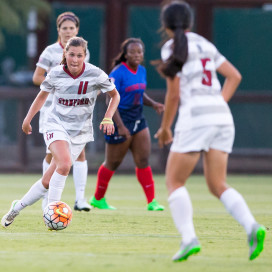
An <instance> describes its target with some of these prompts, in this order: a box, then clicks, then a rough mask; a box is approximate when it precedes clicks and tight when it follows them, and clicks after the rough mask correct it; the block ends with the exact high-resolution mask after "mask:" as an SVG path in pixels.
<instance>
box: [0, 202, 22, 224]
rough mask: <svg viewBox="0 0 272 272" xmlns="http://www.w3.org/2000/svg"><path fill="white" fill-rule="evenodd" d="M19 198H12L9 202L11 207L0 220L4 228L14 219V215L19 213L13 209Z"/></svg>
mask: <svg viewBox="0 0 272 272" xmlns="http://www.w3.org/2000/svg"><path fill="white" fill-rule="evenodd" d="M18 201H19V200H13V201H12V203H11V207H10V210H9V211H8V213H7V214H5V215H4V216H3V218H2V220H1V224H2V226H3V227H4V228H7V227H8V226H9V225H11V224H12V222H13V221H14V219H15V217H16V216H17V215H18V214H19V212H18V211H15V210H13V208H14V206H15V204H16V203H17V202H18Z"/></svg>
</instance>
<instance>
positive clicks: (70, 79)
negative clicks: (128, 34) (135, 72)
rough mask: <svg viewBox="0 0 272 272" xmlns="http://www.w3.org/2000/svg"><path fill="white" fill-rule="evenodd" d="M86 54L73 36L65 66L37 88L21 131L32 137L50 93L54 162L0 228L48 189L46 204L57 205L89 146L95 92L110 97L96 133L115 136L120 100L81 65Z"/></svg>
mask: <svg viewBox="0 0 272 272" xmlns="http://www.w3.org/2000/svg"><path fill="white" fill-rule="evenodd" d="M86 53H87V42H86V41H85V40H84V39H82V38H79V37H74V38H71V39H70V40H69V41H68V42H67V44H66V47H65V54H64V56H63V60H62V64H63V65H58V66H56V67H55V68H52V69H51V71H50V72H49V73H48V74H47V76H46V78H45V80H44V81H43V83H42V84H41V86H40V88H41V91H40V92H39V94H38V95H37V97H36V99H35V100H34V102H33V103H32V105H31V107H30V109H29V111H28V113H27V116H26V117H25V119H24V122H23V125H22V129H23V131H24V132H25V133H26V134H27V135H28V134H31V133H32V127H31V124H30V123H31V120H32V119H33V117H34V116H35V115H36V114H37V113H38V111H39V110H40V109H41V107H42V106H43V105H44V103H45V102H46V100H47V97H48V95H49V93H52V94H53V101H52V103H51V106H50V107H49V109H48V112H47V113H46V118H45V120H44V122H45V123H44V125H45V131H44V133H43V136H44V140H45V143H46V146H47V148H48V149H49V150H50V151H51V153H52V161H51V163H50V166H49V167H48V169H47V171H46V172H45V173H44V174H43V177H42V178H41V179H39V180H38V181H37V182H36V183H34V184H33V185H32V187H31V188H30V190H29V191H28V192H27V193H26V194H25V195H24V196H23V198H22V199H21V200H14V201H13V202H12V205H11V208H10V210H9V212H8V213H7V214H6V215H4V216H3V218H2V220H1V224H2V226H3V227H8V226H9V225H10V224H12V222H13V221H14V219H15V217H16V216H17V215H18V214H19V212H20V211H21V210H22V209H24V208H26V207H27V206H30V205H32V204H34V203H35V202H36V201H38V200H39V199H40V198H41V197H43V195H44V194H45V193H46V192H47V190H48V203H50V202H53V201H59V200H61V195H62V191H63V189H64V186H65V181H66V178H67V176H68V174H69V172H70V168H71V166H72V164H73V163H74V162H75V160H76V159H77V157H78V155H79V154H80V153H81V152H82V150H83V149H84V147H85V145H86V143H87V142H90V141H93V125H92V119H93V110H94V106H95V101H96V98H97V93H98V92H99V91H102V92H104V93H108V94H109V96H110V97H111V100H110V103H109V105H108V108H107V110H106V113H105V116H104V119H103V120H102V122H101V124H100V129H102V130H103V132H104V133H105V134H108V135H111V134H112V133H114V125H113V121H112V116H113V114H114V112H115V110H116V109H117V106H118V103H119V100H120V96H119V94H118V92H117V90H116V89H115V86H114V84H113V83H112V82H111V80H110V79H109V77H108V75H106V74H105V73H104V72H103V71H102V70H101V69H99V68H98V67H96V66H94V65H92V64H89V63H84V60H85V58H86ZM48 187H49V189H47V188H48Z"/></svg>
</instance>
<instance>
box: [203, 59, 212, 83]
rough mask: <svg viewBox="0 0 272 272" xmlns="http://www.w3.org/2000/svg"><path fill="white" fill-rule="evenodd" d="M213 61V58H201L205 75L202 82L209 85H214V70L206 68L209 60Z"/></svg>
mask: <svg viewBox="0 0 272 272" xmlns="http://www.w3.org/2000/svg"><path fill="white" fill-rule="evenodd" d="M208 61H211V59H209V58H206V59H201V63H202V67H203V77H202V84H203V85H207V86H212V72H211V71H209V70H207V69H206V65H207V62H208Z"/></svg>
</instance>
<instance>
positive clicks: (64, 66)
mask: <svg viewBox="0 0 272 272" xmlns="http://www.w3.org/2000/svg"><path fill="white" fill-rule="evenodd" d="M63 70H64V72H65V73H67V74H68V75H69V76H70V77H71V78H73V79H77V78H79V77H80V76H81V75H82V74H83V72H84V71H85V62H83V67H82V70H81V72H80V73H79V74H78V75H77V76H73V75H72V74H71V73H70V71H69V70H68V69H67V68H66V65H63Z"/></svg>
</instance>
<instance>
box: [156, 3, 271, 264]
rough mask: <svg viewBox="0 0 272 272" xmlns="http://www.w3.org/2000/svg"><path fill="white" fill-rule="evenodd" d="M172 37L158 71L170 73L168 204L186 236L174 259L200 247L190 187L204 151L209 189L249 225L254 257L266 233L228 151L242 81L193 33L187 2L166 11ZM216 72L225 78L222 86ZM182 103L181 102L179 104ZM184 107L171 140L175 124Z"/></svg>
mask: <svg viewBox="0 0 272 272" xmlns="http://www.w3.org/2000/svg"><path fill="white" fill-rule="evenodd" d="M161 21H162V25H163V28H164V29H165V30H166V33H167V34H168V35H169V37H170V40H169V41H168V42H166V43H165V45H164V46H163V47H162V51H161V55H162V60H163V61H162V62H161V64H160V65H159V67H158V69H159V71H160V73H161V74H162V75H163V76H164V77H166V83H167V93H166V97H165V112H164V116H163V119H162V123H161V127H160V128H159V130H158V131H157V133H156V134H155V137H156V138H158V142H159V145H160V147H162V146H163V145H166V144H169V143H171V142H172V141H173V143H172V145H171V149H170V153H169V156H168V160H167V166H166V185H167V188H168V192H169V198H168V202H169V206H170V210H171V213H172V217H173V220H174V222H175V225H176V227H177V229H178V231H179V232H180V234H181V236H182V243H181V246H180V250H179V251H178V252H177V253H176V254H175V255H174V256H173V261H183V260H186V259H187V258H188V257H189V256H190V255H192V254H195V253H197V252H199V251H200V249H201V245H200V243H199V242H198V239H197V236H196V233H195V229H194V225H193V208H192V203H191V200H190V196H189V194H188V191H187V189H186V187H185V183H186V180H187V178H188V177H189V176H190V174H191V173H192V171H193V169H194V167H195V165H196V163H197V162H198V160H199V158H200V154H201V152H202V153H203V165H204V175H205V178H206V182H207V185H208V187H209V190H210V191H211V193H212V194H213V195H215V196H216V197H217V198H219V199H220V201H221V202H222V203H223V204H224V206H225V208H226V209H227V211H228V212H229V213H230V214H231V215H232V216H233V217H234V218H235V219H236V220H237V221H238V222H239V223H240V224H241V225H242V226H243V227H244V229H245V231H246V233H247V235H248V244H249V259H250V260H253V259H255V258H256V257H257V256H258V255H259V254H260V252H261V251H262V250H263V243H264V238H265V234H266V229H265V227H264V226H261V225H259V224H258V223H257V222H256V221H255V219H254V217H253V215H252V214H251V212H250V210H249V208H248V206H247V204H246V202H245V200H244V198H243V197H242V195H241V194H239V193H238V192H237V191H236V190H235V189H233V188H230V187H229V186H228V185H227V183H226V175H227V161H228V154H229V153H230V152H231V150H232V145H233V141H234V125H233V119H232V115H231V112H230V110H229V107H228V104H227V102H228V101H229V100H230V98H231V97H232V95H233V94H234V92H235V90H236V88H237V87H238V85H239V83H240V81H241V75H240V73H239V72H238V71H237V70H236V68H235V67H234V66H233V65H232V64H231V63H230V62H229V61H227V60H226V58H225V57H223V56H222V55H221V54H220V53H219V52H218V51H217V49H216V47H215V46H214V45H213V44H212V43H210V42H209V41H207V40H206V39H205V38H203V37H201V36H200V35H197V34H195V33H192V32H190V29H191V27H192V11H191V8H190V6H189V5H188V4H187V3H185V2H172V3H170V4H168V5H165V6H164V7H163V9H162V12H161ZM216 72H218V73H220V74H221V75H222V76H224V77H225V82H224V85H223V87H222V90H221V86H220V83H219V81H218V78H217V74H216ZM179 103H180V105H179ZM178 107H179V116H178V120H177V122H176V125H175V133H174V137H173V138H172V132H171V125H172V123H173V120H174V117H175V115H176V112H177V110H178Z"/></svg>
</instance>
